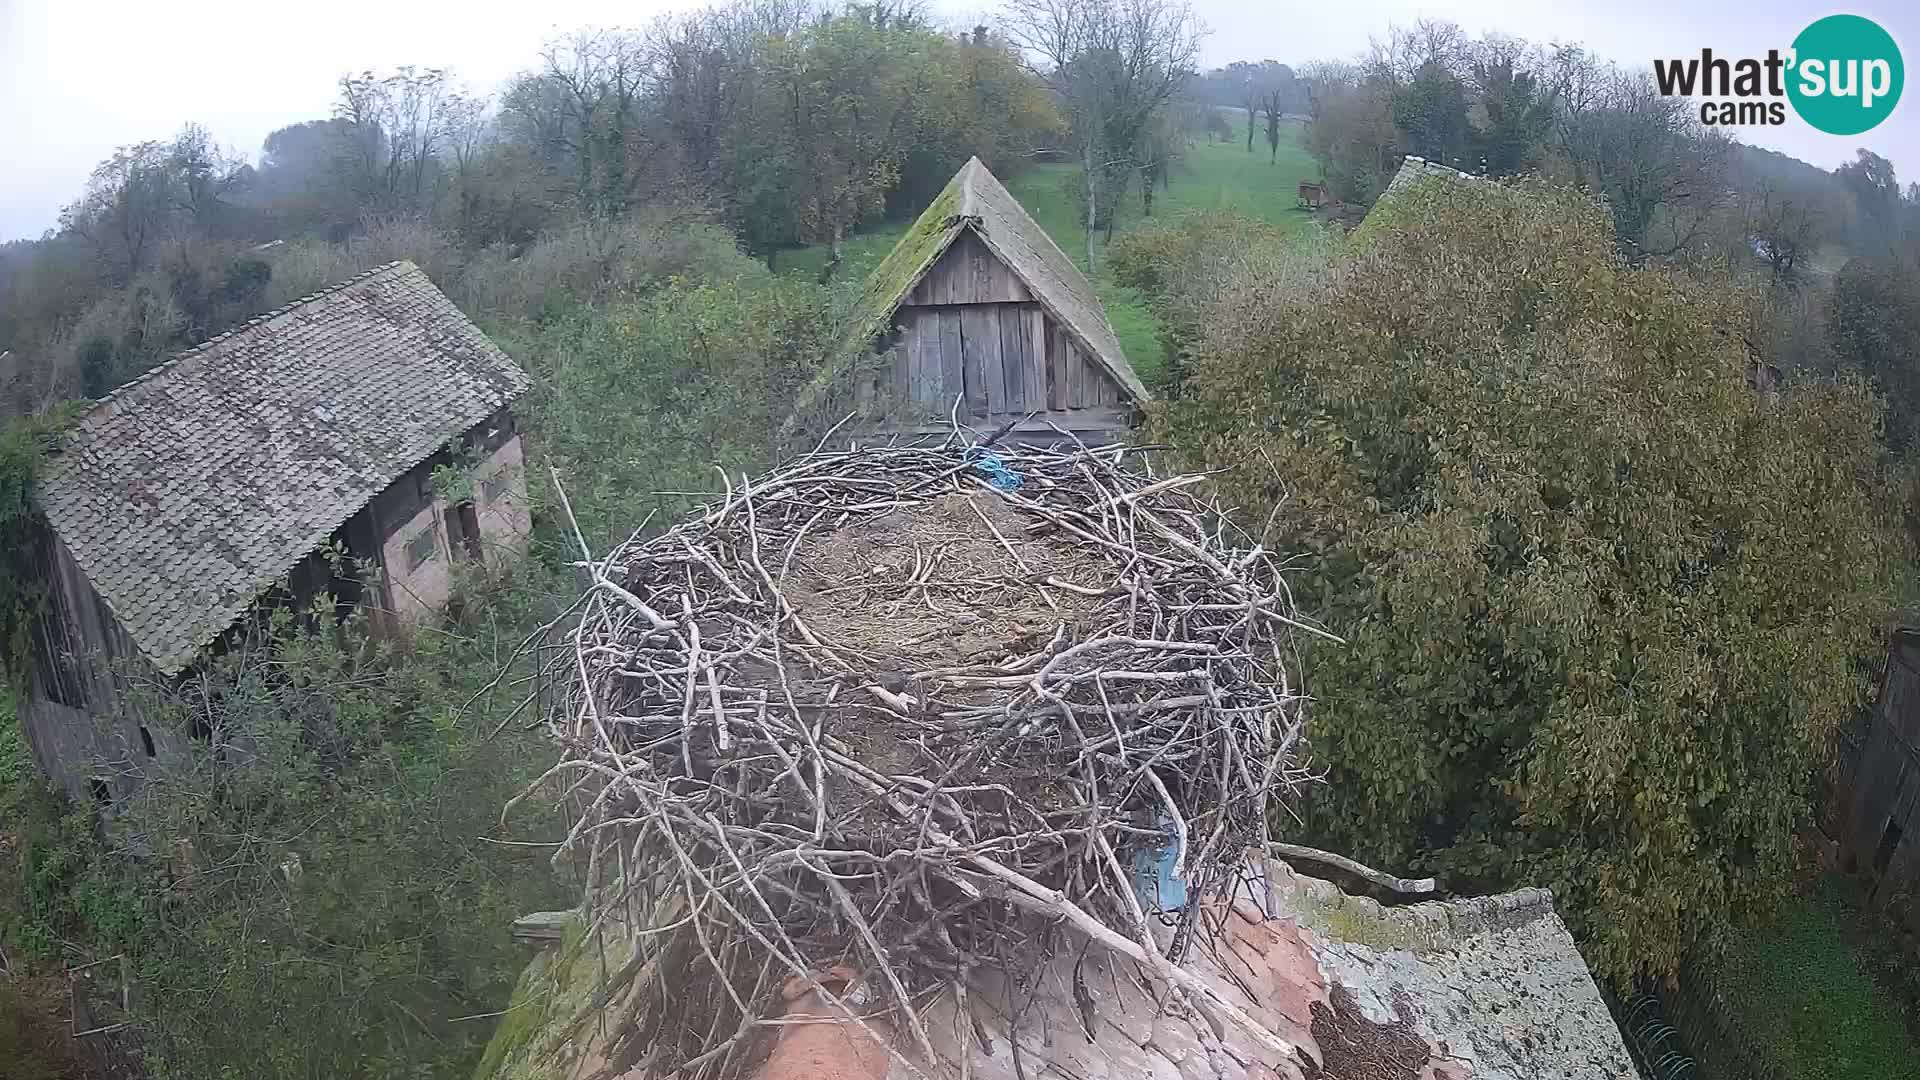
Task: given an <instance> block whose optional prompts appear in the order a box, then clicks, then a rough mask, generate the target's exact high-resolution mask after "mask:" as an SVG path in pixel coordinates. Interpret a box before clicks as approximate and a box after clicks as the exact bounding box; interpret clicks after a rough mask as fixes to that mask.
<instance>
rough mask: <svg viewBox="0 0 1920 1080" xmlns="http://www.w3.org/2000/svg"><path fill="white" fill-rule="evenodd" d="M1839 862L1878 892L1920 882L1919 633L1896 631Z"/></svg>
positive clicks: (1854, 787) (1854, 786)
mask: <svg viewBox="0 0 1920 1080" xmlns="http://www.w3.org/2000/svg"><path fill="white" fill-rule="evenodd" d="M1850 786H1851V793H1852V797H1851V800H1850V803H1849V809H1848V813H1847V818H1846V824H1845V828H1844V830H1843V832H1842V835H1841V836H1840V838H1839V839H1840V857H1841V865H1842V867H1843V868H1845V869H1846V870H1848V871H1849V872H1855V873H1862V874H1865V875H1867V876H1868V877H1870V878H1872V879H1874V881H1875V886H1874V893H1875V895H1876V897H1878V896H1885V895H1889V894H1891V893H1892V892H1894V891H1896V890H1897V889H1899V888H1901V887H1903V886H1908V885H1911V884H1913V883H1915V882H1920V633H1915V632H1913V631H1901V632H1898V633H1896V634H1895V635H1894V637H1893V641H1892V642H1891V643H1890V645H1889V647H1888V650H1887V668H1886V672H1885V674H1884V675H1883V676H1882V679H1881V683H1880V693H1879V694H1878V696H1877V698H1876V700H1875V702H1874V707H1873V711H1872V714H1871V717H1870V720H1869V724H1868V731H1867V743H1866V747H1865V750H1864V752H1863V753H1862V754H1861V755H1860V758H1859V763H1858V765H1857V767H1856V770H1855V772H1854V774H1853V777H1852V781H1851V785H1850Z"/></svg>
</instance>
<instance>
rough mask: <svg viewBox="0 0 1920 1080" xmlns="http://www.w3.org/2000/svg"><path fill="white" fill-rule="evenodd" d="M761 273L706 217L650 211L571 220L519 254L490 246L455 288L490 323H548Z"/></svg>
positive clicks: (470, 264) (687, 212) (658, 209)
mask: <svg viewBox="0 0 1920 1080" xmlns="http://www.w3.org/2000/svg"><path fill="white" fill-rule="evenodd" d="M765 273H766V272H765V270H764V269H763V268H762V267H761V265H760V264H759V263H758V262H756V261H755V260H753V259H749V258H747V257H746V256H745V255H742V254H741V253H740V251H739V249H738V247H737V246H736V245H735V243H734V239H733V236H732V235H731V234H729V233H728V232H727V231H726V230H725V229H723V228H721V227H720V226H718V225H715V224H713V223H712V222H711V221H708V220H706V218H705V217H704V216H703V215H701V214H699V213H696V212H694V211H691V210H677V209H673V208H670V207H654V208H647V209H642V210H638V211H635V212H634V213H631V214H629V215H627V216H626V217H623V218H618V219H613V220H588V219H582V220H578V221H575V222H573V223H572V224H570V225H566V226H564V227H560V228H556V229H554V230H553V231H551V232H548V233H547V234H545V235H543V236H542V237H541V238H540V239H539V240H537V241H535V242H534V243H533V244H531V245H530V246H528V247H527V249H526V250H525V251H524V252H519V253H515V252H514V251H512V250H510V249H508V248H506V247H504V246H494V247H489V248H487V249H485V250H484V251H481V252H479V253H478V254H476V255H474V256H473V257H472V258H471V259H470V260H468V262H467V264H466V267H465V268H464V269H463V270H462V272H461V274H460V278H459V280H458V281H457V282H455V283H453V285H452V289H453V292H454V295H455V296H456V297H457V298H458V299H459V301H460V303H461V304H462V306H464V307H465V308H466V309H467V310H469V311H472V312H475V313H477V314H484V315H485V316H486V317H487V318H488V319H490V320H507V319H520V320H528V321H532V322H537V323H545V322H551V321H553V320H555V319H558V318H560V317H562V316H564V315H566V314H568V313H570V312H572V311H574V310H576V309H578V308H579V307H580V306H581V305H583V304H591V303H596V302H602V301H607V300H612V299H616V298H620V297H628V296H634V295H638V294H639V293H642V292H644V291H646V290H647V289H649V288H652V287H654V286H656V285H659V284H660V283H662V282H664V281H665V280H666V279H668V278H670V277H674V276H683V277H692V278H696V279H702V280H709V279H710V280H727V279H731V278H736V277H741V276H747V277H756V276H761V277H763V276H765Z"/></svg>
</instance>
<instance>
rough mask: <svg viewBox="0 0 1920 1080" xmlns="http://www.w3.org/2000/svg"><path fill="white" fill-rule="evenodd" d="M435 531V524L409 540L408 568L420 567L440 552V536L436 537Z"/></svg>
mask: <svg viewBox="0 0 1920 1080" xmlns="http://www.w3.org/2000/svg"><path fill="white" fill-rule="evenodd" d="M433 533H434V529H433V526H431V525H429V526H427V527H426V528H424V529H421V530H420V531H419V532H418V533H416V534H414V537H413V539H411V540H409V541H407V569H408V570H418V569H420V568H421V567H422V566H425V565H426V564H427V562H428V561H429V560H431V559H432V558H433V557H434V556H435V555H437V554H439V548H440V544H439V537H436V536H435V535H433Z"/></svg>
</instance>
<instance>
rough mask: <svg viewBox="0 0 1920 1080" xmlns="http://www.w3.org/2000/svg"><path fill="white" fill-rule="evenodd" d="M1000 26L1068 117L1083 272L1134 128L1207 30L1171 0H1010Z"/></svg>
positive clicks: (1160, 99) (1127, 159)
mask: <svg viewBox="0 0 1920 1080" xmlns="http://www.w3.org/2000/svg"><path fill="white" fill-rule="evenodd" d="M1006 23H1007V33H1008V36H1009V37H1010V38H1011V39H1012V40H1013V42H1014V43H1015V44H1017V45H1018V46H1020V48H1021V49H1022V50H1024V51H1025V53H1026V54H1027V60H1028V63H1029V64H1030V65H1031V67H1032V68H1033V70H1034V73H1035V74H1036V75H1038V76H1039V77H1040V78H1041V79H1042V80H1043V81H1044V82H1045V83H1046V84H1047V86H1048V87H1049V88H1050V89H1051V90H1052V91H1053V93H1054V95H1055V97H1056V98H1057V99H1058V100H1059V102H1060V105H1061V109H1062V111H1063V112H1064V113H1065V114H1066V117H1067V121H1068V127H1069V129H1070V134H1071V137H1072V140H1073V143H1074V149H1075V151H1076V153H1077V156H1078V157H1079V158H1080V167H1081V169H1082V184H1083V186H1082V195H1083V197H1084V200H1085V203H1086V259H1087V269H1088V270H1089V271H1091V270H1092V269H1093V246H1094V245H1093V238H1094V231H1095V230H1096V229H1097V228H1098V227H1099V223H1100V209H1101V207H1102V206H1103V205H1108V203H1107V201H1106V200H1105V199H1104V198H1103V195H1107V194H1111V195H1112V196H1114V197H1115V198H1117V196H1118V194H1119V191H1118V190H1113V191H1111V192H1109V191H1108V189H1109V188H1114V189H1118V188H1119V186H1120V185H1119V184H1116V183H1114V182H1113V181H1114V180H1115V179H1116V178H1124V177H1125V176H1127V175H1129V174H1130V173H1131V172H1132V171H1133V170H1134V169H1135V168H1136V167H1137V164H1138V163H1137V161H1136V160H1135V154H1136V148H1137V147H1139V146H1140V145H1141V134H1142V132H1143V131H1144V130H1145V129H1146V127H1147V125H1148V123H1149V121H1150V120H1151V119H1152V118H1153V116H1154V114H1155V113H1156V112H1157V111H1159V110H1160V109H1161V108H1162V107H1164V106H1165V105H1166V104H1167V102H1168V101H1170V100H1172V98H1173V96H1174V94H1175V93H1176V92H1178V91H1179V89H1180V88H1181V86H1183V85H1184V84H1185V83H1186V81H1187V79H1188V78H1190V77H1191V76H1192V74H1193V69H1194V61H1195V59H1196V58H1197V57H1198V56H1199V52H1200V39H1201V37H1202V35H1203V34H1204V33H1205V28H1204V27H1203V26H1202V25H1201V22H1200V20H1199V18H1198V17H1197V16H1196V15H1195V14H1194V13H1193V9H1192V8H1191V7H1189V6H1188V5H1187V4H1186V3H1184V2H1178V0H1010V3H1009V5H1008V8H1007V12H1006ZM1113 209H1114V207H1112V206H1109V208H1108V213H1109V214H1111V213H1112V210H1113Z"/></svg>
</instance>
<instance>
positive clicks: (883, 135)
mask: <svg viewBox="0 0 1920 1080" xmlns="http://www.w3.org/2000/svg"><path fill="white" fill-rule="evenodd" d="M936 40H937V38H936V37H935V35H932V34H929V33H925V32H921V31H916V30H913V29H912V28H911V27H902V26H898V25H893V26H889V25H884V24H880V23H878V22H877V21H875V20H873V19H870V18H867V17H864V16H861V15H852V14H850V15H842V16H839V17H837V18H832V19H827V20H824V21H822V22H820V23H818V24H816V25H814V26H810V27H808V28H807V29H805V30H803V31H801V32H800V33H797V34H794V35H792V36H790V37H785V38H773V39H769V40H768V41H767V42H766V44H765V46H764V49H765V54H764V58H765V63H766V66H767V72H766V80H767V85H766V88H765V92H764V93H763V94H761V95H760V99H759V102H758V105H757V108H756V111H755V115H754V119H753V121H752V131H751V132H750V133H749V135H748V136H747V139H748V141H747V142H746V144H745V147H743V149H746V150H747V152H748V153H750V154H751V156H752V159H753V161H754V162H755V168H756V169H760V170H765V176H764V178H763V179H761V180H759V181H758V183H760V184H762V185H764V186H765V188H767V189H770V190H772V191H774V192H777V193H778V195H777V198H778V200H779V202H780V204H781V205H784V206H787V207H790V208H791V212H792V213H793V215H794V218H795V221H796V224H797V234H798V236H799V237H800V238H802V239H805V240H812V241H819V242H825V243H826V244H827V246H828V250H829V252H830V257H829V260H828V262H827V265H826V268H825V270H824V271H823V272H822V273H823V280H825V278H827V277H831V276H832V274H833V273H834V271H836V270H837V269H839V265H840V260H841V254H842V244H843V243H844V241H845V240H846V237H847V234H848V233H850V232H852V231H853V229H854V228H855V227H856V226H858V225H859V224H861V223H862V222H863V221H866V220H867V219H869V218H872V217H875V216H877V215H878V214H879V213H880V211H881V210H882V209H883V208H884V206H885V205H886V195H887V192H888V190H890V189H891V188H892V187H893V186H894V185H895V184H896V183H897V182H898V181H899V178H900V164H901V162H902V161H903V160H904V159H905V158H906V156H907V152H908V148H909V147H910V146H911V145H912V142H913V140H914V137H915V136H916V135H917V134H918V133H919V122H920V119H921V116H920V114H919V113H918V111H917V105H918V103H920V102H922V101H924V100H925V99H926V95H927V91H928V89H929V87H928V85H927V84H928V82H929V80H930V78H931V76H932V75H933V74H934V73H935V68H934V67H933V66H932V65H931V64H930V63H929V61H930V59H931V55H930V54H931V53H932V52H933V51H934V49H935V48H936V45H935V42H936Z"/></svg>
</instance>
